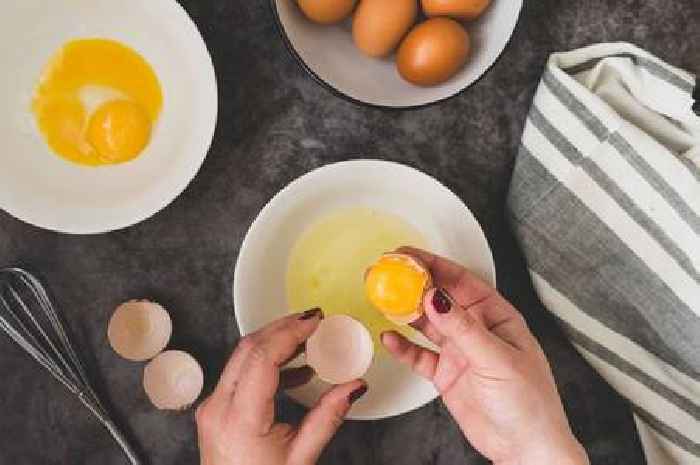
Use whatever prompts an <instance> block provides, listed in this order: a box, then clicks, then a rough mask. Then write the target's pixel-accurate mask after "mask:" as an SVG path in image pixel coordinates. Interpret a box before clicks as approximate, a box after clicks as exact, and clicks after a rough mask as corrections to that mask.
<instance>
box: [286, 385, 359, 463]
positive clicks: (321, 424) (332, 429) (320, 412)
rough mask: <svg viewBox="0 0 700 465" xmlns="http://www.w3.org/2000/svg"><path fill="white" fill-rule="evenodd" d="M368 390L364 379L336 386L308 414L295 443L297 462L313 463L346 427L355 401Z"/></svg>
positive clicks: (293, 450)
mask: <svg viewBox="0 0 700 465" xmlns="http://www.w3.org/2000/svg"><path fill="white" fill-rule="evenodd" d="M366 392H367V384H366V383H365V381H363V380H360V379H358V380H355V381H351V382H349V383H345V384H341V385H338V386H334V387H332V388H331V389H330V390H328V391H327V392H326V393H325V394H324V395H323V396H321V398H320V399H319V400H318V402H317V403H316V405H315V406H314V407H313V408H312V409H311V411H309V413H308V414H307V415H306V417H304V420H303V421H302V422H301V425H299V432H298V433H297V436H296V438H295V439H294V444H293V445H292V457H293V459H294V460H293V463H299V464H303V465H312V464H315V463H316V462H317V461H318V458H319V457H320V456H321V452H323V449H324V448H325V447H326V445H327V444H328V443H329V442H330V441H331V439H332V438H333V436H334V435H335V433H336V431H338V429H339V428H340V427H341V426H342V424H343V422H344V421H345V415H347V413H348V411H349V410H350V407H352V404H353V402H355V401H356V400H358V399H359V398H360V397H362V396H363V395H364V394H365V393H366Z"/></svg>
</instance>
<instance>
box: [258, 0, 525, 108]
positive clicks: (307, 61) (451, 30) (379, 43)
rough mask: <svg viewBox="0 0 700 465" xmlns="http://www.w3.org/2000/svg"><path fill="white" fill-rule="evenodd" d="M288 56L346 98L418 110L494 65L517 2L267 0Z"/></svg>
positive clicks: (511, 27) (513, 20)
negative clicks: (290, 55) (288, 53)
mask: <svg viewBox="0 0 700 465" xmlns="http://www.w3.org/2000/svg"><path fill="white" fill-rule="evenodd" d="M270 1H271V4H272V10H273V13H274V15H275V18H276V20H277V25H278V28H279V31H280V33H281V35H282V38H283V39H284V41H285V43H286V44H287V48H288V49H289V51H290V52H291V54H292V55H293V56H294V57H295V58H296V59H297V61H298V62H299V63H300V65H301V66H302V67H303V68H304V69H305V70H306V71H307V72H308V73H309V74H310V75H311V76H312V77H313V78H314V79H315V80H316V81H317V82H319V83H320V84H321V85H323V86H324V87H326V88H328V89H329V90H331V91H332V92H334V93H335V94H337V95H339V96H341V97H344V98H347V99H349V100H351V101H354V102H358V103H362V104H366V105H371V106H378V107H387V108H415V107H421V106H425V105H429V104H432V103H435V102H439V101H442V100H445V99H447V98H450V97H452V96H454V95H457V94H459V93H460V92H461V91H463V90H465V89H466V88H468V87H469V86H471V85H472V84H473V83H474V82H476V81H477V80H478V79H479V78H480V77H481V76H483V75H484V73H486V72H487V71H488V69H489V68H490V67H491V66H492V65H493V64H494V63H495V62H496V60H497V59H498V57H499V56H500V55H501V54H502V52H503V50H504V49H505V47H506V46H507V44H508V41H509V40H510V37H511V36H512V34H513V31H514V29H515V26H516V24H517V21H518V17H519V15H520V11H521V9H522V0H270Z"/></svg>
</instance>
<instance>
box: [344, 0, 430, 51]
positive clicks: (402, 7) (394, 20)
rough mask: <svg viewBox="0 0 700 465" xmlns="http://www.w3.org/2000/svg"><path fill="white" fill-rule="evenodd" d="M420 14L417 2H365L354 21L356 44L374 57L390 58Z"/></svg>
mask: <svg viewBox="0 0 700 465" xmlns="http://www.w3.org/2000/svg"><path fill="white" fill-rule="evenodd" d="M417 14H418V2H417V0H361V1H360V4H359V5H358V6H357V10H356V11H355V16H354V17H353V21H352V37H353V40H354V41H355V45H357V47H358V48H359V49H360V50H361V51H362V52H363V53H365V54H366V55H369V56H372V57H383V56H386V55H389V54H390V53H391V52H393V51H394V49H396V46H397V45H398V44H399V42H400V41H401V39H402V38H403V37H404V35H406V32H408V30H409V29H410V28H411V26H412V25H413V23H414V22H415V21H416V16H417Z"/></svg>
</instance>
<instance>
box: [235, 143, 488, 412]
mask: <svg viewBox="0 0 700 465" xmlns="http://www.w3.org/2000/svg"><path fill="white" fill-rule="evenodd" d="M369 164H373V165H380V164H381V165H386V166H387V167H388V168H396V169H407V170H410V171H414V172H416V173H417V174H419V175H422V176H427V177H429V178H430V179H431V180H432V181H433V182H434V183H435V184H436V187H438V188H439V189H440V190H442V191H444V192H445V193H446V194H448V195H449V196H450V197H453V198H454V199H456V200H457V201H458V202H459V203H460V204H461V205H462V206H463V207H464V209H466V210H467V212H468V213H469V214H470V215H471V216H472V217H473V219H474V221H475V222H476V223H477V225H478V227H479V229H480V230H481V234H482V236H483V239H484V241H485V244H486V248H487V250H488V253H489V255H490V260H489V268H490V274H491V277H490V279H489V280H488V282H489V284H490V285H492V286H493V287H494V288H498V271H497V268H496V259H495V258H494V253H493V248H492V247H491V242H490V241H489V239H488V237H487V236H486V231H485V230H484V227H483V226H482V223H481V222H480V221H479V220H478V219H477V217H476V216H475V215H474V213H473V212H472V211H471V209H470V208H469V206H468V205H467V203H466V202H465V201H464V200H463V199H462V198H461V197H460V196H458V195H457V194H456V193H455V192H454V191H453V190H452V189H450V188H449V187H448V186H447V185H445V184H444V183H443V182H442V181H441V180H440V179H438V178H437V177H435V176H433V175H432V174H429V173H427V172H425V171H423V170H421V169H419V168H417V167H415V166H412V165H409V164H407V163H404V162H398V161H393V160H385V159H382V158H379V157H377V156H376V155H375V156H372V155H357V156H355V157H354V158H350V159H346V160H341V161H334V162H330V163H324V164H322V165H320V166H316V167H314V168H312V169H310V170H308V171H305V172H304V173H302V174H300V175H298V176H296V177H295V178H293V179H292V180H291V181H289V182H288V183H287V184H286V185H285V186H283V187H282V188H281V189H280V190H278V191H277V192H275V193H274V194H273V195H272V196H271V197H270V198H268V199H267V201H266V202H265V204H264V205H263V206H262V207H261V208H260V209H259V210H258V211H257V213H256V214H255V215H254V217H253V219H252V220H251V221H250V223H249V224H248V228H247V229H246V232H245V235H244V237H243V240H242V241H241V243H240V247H239V249H238V255H237V256H236V258H235V259H234V260H233V262H234V263H233V270H232V273H233V279H232V280H231V287H230V292H231V294H230V295H231V304H232V307H233V308H232V310H233V317H234V320H235V324H236V330H237V331H238V336H239V339H240V338H242V337H243V336H244V335H248V334H251V333H253V332H254V331H255V330H257V329H251V328H249V327H246V328H245V331H242V329H243V328H241V323H240V322H241V315H242V313H241V312H242V310H241V308H240V306H239V305H238V304H239V303H240V300H241V297H240V295H241V293H242V292H243V291H242V286H243V284H242V282H241V279H242V278H241V274H240V269H241V264H242V263H243V260H245V258H246V257H245V255H246V252H245V251H246V249H249V246H250V242H251V241H252V236H251V231H252V230H253V229H254V228H255V227H256V224H257V223H259V222H261V221H263V218H264V216H265V215H267V214H269V211H270V210H272V209H274V208H275V207H276V206H277V204H278V203H279V202H281V201H282V197H283V195H286V193H288V192H289V191H291V190H292V189H294V188H296V187H297V185H298V184H299V183H302V182H307V181H308V179H309V178H311V177H313V176H319V173H323V172H325V171H330V170H334V169H344V168H346V167H348V166H350V167H352V166H353V165H369ZM285 395H286V398H287V399H290V400H291V401H293V402H296V403H297V404H299V405H302V406H303V405H304V404H302V403H301V402H299V401H298V400H296V399H295V398H293V397H292V396H291V395H289V394H288V393H286V394H285ZM438 397H440V394H439V393H438V392H437V390H436V391H435V393H434V395H433V397H431V398H430V399H426V400H424V401H422V402H419V403H417V404H416V405H414V406H413V407H412V408H409V409H407V410H404V411H401V412H396V413H392V414H390V415H376V414H373V415H367V414H353V413H352V412H351V413H350V414H349V415H348V417H347V418H348V420H353V421H375V420H384V419H389V418H396V417H398V416H401V415H404V414H407V413H410V412H413V411H416V410H418V409H420V408H422V407H425V406H426V405H428V404H430V403H431V402H434V401H435V399H437V398H438Z"/></svg>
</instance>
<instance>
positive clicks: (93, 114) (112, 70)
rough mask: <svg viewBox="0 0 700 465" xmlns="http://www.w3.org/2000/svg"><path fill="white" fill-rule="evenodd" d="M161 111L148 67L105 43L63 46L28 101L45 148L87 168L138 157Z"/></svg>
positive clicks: (124, 50)
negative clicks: (30, 103)
mask: <svg viewBox="0 0 700 465" xmlns="http://www.w3.org/2000/svg"><path fill="white" fill-rule="evenodd" d="M162 106H163V95H162V91H161V87H160V83H159V82H158V77H157V76H156V74H155V72H154V71H153V69H152V68H151V66H150V65H149V64H148V62H146V60H144V59H143V58H142V57H141V56H140V55H139V54H138V53H136V52H135V51H134V50H132V49H131V48H129V47H127V46H125V45H122V44H120V43H119V42H115V41H113V40H107V39H81V40H74V41H71V42H68V43H67V44H65V45H64V46H63V47H62V48H61V49H60V50H59V51H58V52H56V54H55V55H54V56H53V57H52V58H51V60H50V61H49V63H48V65H47V66H46V69H45V70H44V73H43V75H42V76H41V79H40V82H39V85H38V86H37V88H36V91H35V94H34V100H33V102H32V110H33V112H34V115H35V117H36V120H37V124H38V126H39V129H40V131H41V133H42V134H43V136H44V138H45V139H46V142H47V143H48V145H49V147H51V149H52V150H53V151H54V152H56V153H57V154H58V155H60V156H61V157H63V158H65V159H67V160H70V161H72V162H75V163H79V164H82V165H91V166H98V165H109V164H117V163H123V162H126V161H129V160H132V159H134V158H135V157H137V156H138V155H139V154H140V153H141V152H142V151H143V149H144V148H145V147H146V146H147V145H148V142H149V140H150V137H151V128H152V127H153V125H154V123H155V122H156V120H157V119H158V115H159V114H160V111H161V108H162Z"/></svg>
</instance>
